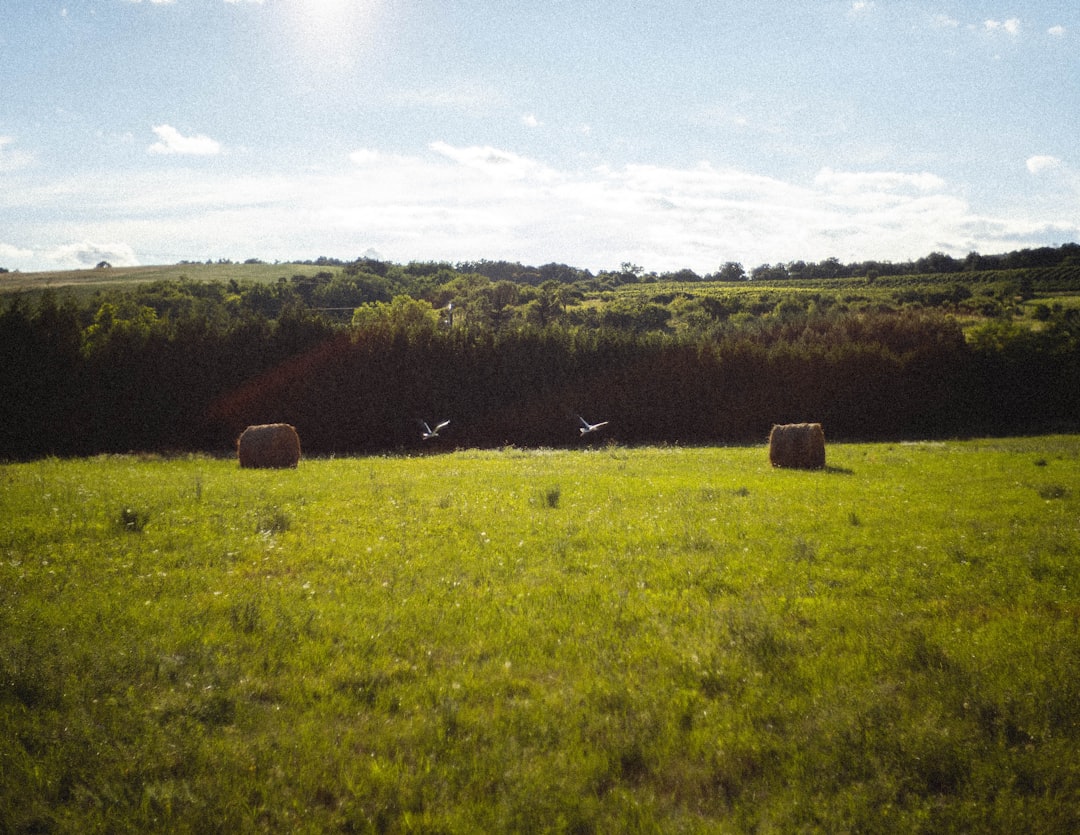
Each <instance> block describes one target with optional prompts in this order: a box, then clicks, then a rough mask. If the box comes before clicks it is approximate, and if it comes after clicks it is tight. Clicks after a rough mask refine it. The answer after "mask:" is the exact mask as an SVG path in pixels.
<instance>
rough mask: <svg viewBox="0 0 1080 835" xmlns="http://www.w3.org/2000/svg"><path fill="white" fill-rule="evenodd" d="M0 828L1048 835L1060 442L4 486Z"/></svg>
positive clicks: (1061, 610)
mask: <svg viewBox="0 0 1080 835" xmlns="http://www.w3.org/2000/svg"><path fill="white" fill-rule="evenodd" d="M0 519H3V520H5V521H4V523H3V524H2V526H0V832H5V833H6V832H146V831H161V832H192V833H196V832H198V833H203V832H234V833H243V832H263V831H269V832H284V831H287V832H335V831H336V832H434V831H439V832H495V831H518V832H547V831H558V832H619V831H653V832H658V831H664V832H744V831H754V830H756V831H777V832H790V831H820V832H845V831H849V832H850V831H861V832H867V831H880V832H913V831H923V832H945V831H957V832H960V831H962V832H980V831H982V832H1004V831H1017V832H1019V831H1041V832H1073V831H1076V830H1077V827H1078V826H1080V564H1078V555H1080V521H1078V520H1080V437H1050V438H1031V439H1015V440H994V441H970V442H955V443H945V444H912V445H901V444H895V445H886V444H872V445H831V446H830V447H829V469H828V470H826V471H823V472H797V471H782V470H771V469H770V468H769V467H768V464H767V454H766V450H765V449H764V448H763V447H756V448H729V449H679V448H669V449H651V448H650V449H622V448H618V447H611V448H607V449H596V450H591V451H581V452H572V451H565V452H564V451H559V452H551V451H535V452H531V451H520V450H515V449H512V448H508V449H505V450H501V451H492V452H475V451H467V452H458V453H454V454H449V455H440V456H431V457H423V458H369V459H336V460H309V461H303V462H302V463H301V465H300V467H299V468H298V469H297V470H295V471H292V470H288V471H252V470H240V469H238V468H237V466H236V465H235V463H234V462H232V461H222V460H214V459H209V458H190V459H176V460H160V459H144V458H135V457H109V458H96V459H91V460H78V461H57V460H45V461H39V462H35V463H29V464H11V465H4V466H2V467H0Z"/></svg>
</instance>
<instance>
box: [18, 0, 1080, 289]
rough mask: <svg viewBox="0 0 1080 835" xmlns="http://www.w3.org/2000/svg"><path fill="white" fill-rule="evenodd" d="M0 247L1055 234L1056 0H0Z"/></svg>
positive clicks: (901, 254)
mask: <svg viewBox="0 0 1080 835" xmlns="http://www.w3.org/2000/svg"><path fill="white" fill-rule="evenodd" d="M0 91H2V93H0V266H4V267H7V268H8V269H19V270H23V271H29V270H39V269H54V268H64V267H86V266H93V265H94V264H96V263H98V262H99V261H101V260H108V261H110V262H111V263H113V264H114V265H116V266H120V265H126V264H168V263H175V262H177V261H180V260H205V259H207V258H213V259H215V260H216V259H218V258H231V259H234V260H243V259H247V258H261V259H263V260H268V261H273V260H281V261H286V260H290V259H309V258H316V257H318V256H320V255H326V256H330V257H337V258H354V257H357V256H360V255H364V254H370V255H375V256H376V257H380V258H385V259H388V260H392V261H398V262H406V261H410V260H429V259H432V260H436V259H437V260H448V261H452V262H457V261H464V260H474V259H481V258H487V259H507V260H513V261H522V262H525V263H532V264H542V263H547V262H551V261H558V262H563V263H567V264H571V265H573V266H576V267H582V268H588V269H593V270H601V269H614V268H617V267H618V266H619V265H620V264H621V263H623V262H625V261H631V262H633V263H635V264H638V265H640V266H642V267H644V268H645V269H647V270H657V271H661V272H662V271H667V270H678V269H682V268H684V267H689V268H691V269H694V270H696V271H698V272H701V273H705V272H711V271H714V270H716V269H717V268H718V267H719V266H720V265H721V264H722V263H724V262H725V261H729V260H733V261H740V262H742V263H743V264H744V265H745V266H746V267H747V268H748V269H749V268H750V267H753V266H757V265H758V264H761V263H765V262H770V263H775V262H786V261H790V260H796V259H805V260H821V259H824V258H828V257H837V258H840V259H841V260H843V261H853V260H866V259H880V260H891V261H904V260H908V259H912V258H918V257H920V256H922V255H925V254H927V253H929V252H931V251H935V250H937V251H944V252H948V253H950V254H953V255H957V256H963V255H965V254H966V253H967V252H970V251H972V250H977V251H979V252H983V253H994V252H1004V251H1008V250H1011V249H1017V248H1023V247H1029V246H1043V245H1054V244H1060V243H1066V242H1070V241H1077V240H1080V4H1077V3H1076V2H1075V0H1024V2H1020V0H987V2H983V0H873V1H872V2H871V1H870V0H865V1H864V2H853V0H802V2H790V0H784V2H781V1H780V0H757V2H753V3H751V2H728V1H727V0H713V1H712V2H706V0H663V2H660V1H659V0H658V1H657V2H653V0H624V1H623V2H587V1H586V0H543V2H540V0H515V2H513V3H506V2H494V1H493V0H441V1H440V2H435V1H434V0H408V1H407V2H406V0H33V2H14V0H10V1H5V2H3V3H0Z"/></svg>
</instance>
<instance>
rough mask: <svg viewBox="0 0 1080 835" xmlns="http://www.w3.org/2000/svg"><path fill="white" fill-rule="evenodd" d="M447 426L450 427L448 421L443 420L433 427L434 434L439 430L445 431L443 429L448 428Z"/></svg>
mask: <svg viewBox="0 0 1080 835" xmlns="http://www.w3.org/2000/svg"><path fill="white" fill-rule="evenodd" d="M449 425H450V421H448V420H444V421H443V422H442V423H440V424H437V425H436V426H435V431H436V432H438V431H439V430H441V429H445V428H446V427H447V426H449Z"/></svg>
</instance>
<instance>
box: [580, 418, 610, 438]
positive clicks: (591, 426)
mask: <svg viewBox="0 0 1080 835" xmlns="http://www.w3.org/2000/svg"><path fill="white" fill-rule="evenodd" d="M578 420H580V421H581V429H580V430H578V431H580V432H581V434H582V435H583V436H584V435H588V434H589V433H590V432H595V431H596V430H597V429H600V428H601V427H604V426H607V425H608V423H609V421H606V420H602V421H600V422H599V423H589V422H588V421H587V420H585V418H583V417H582V416H581V415H578Z"/></svg>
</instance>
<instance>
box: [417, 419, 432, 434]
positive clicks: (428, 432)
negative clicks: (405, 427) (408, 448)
mask: <svg viewBox="0 0 1080 835" xmlns="http://www.w3.org/2000/svg"><path fill="white" fill-rule="evenodd" d="M420 425H421V426H423V427H424V432H425V433H426V434H428V435H430V434H431V427H430V426H428V425H427V421H426V420H422V421H420Z"/></svg>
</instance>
